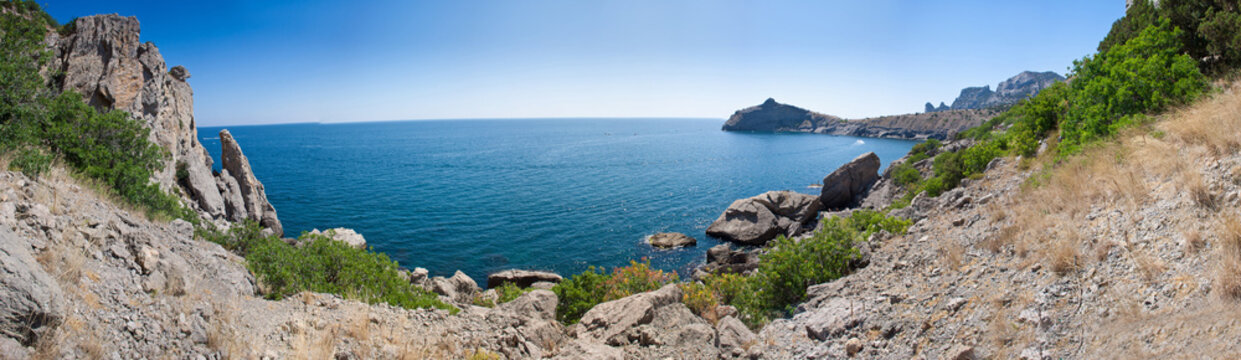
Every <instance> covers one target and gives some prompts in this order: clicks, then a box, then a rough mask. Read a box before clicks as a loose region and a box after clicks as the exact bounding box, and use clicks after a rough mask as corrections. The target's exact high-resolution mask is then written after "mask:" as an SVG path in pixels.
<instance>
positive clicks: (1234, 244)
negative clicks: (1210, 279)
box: [1215, 214, 1241, 300]
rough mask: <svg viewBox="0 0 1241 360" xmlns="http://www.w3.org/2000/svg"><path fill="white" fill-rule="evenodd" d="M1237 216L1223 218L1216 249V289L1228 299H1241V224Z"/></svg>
mask: <svg viewBox="0 0 1241 360" xmlns="http://www.w3.org/2000/svg"><path fill="white" fill-rule="evenodd" d="M1237 216H1238V215H1237V214H1232V215H1231V216H1223V217H1221V224H1220V226H1219V227H1218V235H1217V239H1218V244H1216V246H1215V248H1216V250H1215V258H1216V265H1215V288H1216V289H1217V290H1219V294H1220V295H1221V296H1223V297H1224V298H1226V299H1234V300H1237V299H1241V223H1238V222H1237Z"/></svg>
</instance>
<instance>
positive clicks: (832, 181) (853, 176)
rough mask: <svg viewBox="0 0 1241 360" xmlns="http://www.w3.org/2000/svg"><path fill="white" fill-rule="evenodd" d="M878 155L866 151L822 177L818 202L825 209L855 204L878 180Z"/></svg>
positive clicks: (841, 207)
mask: <svg viewBox="0 0 1241 360" xmlns="http://www.w3.org/2000/svg"><path fill="white" fill-rule="evenodd" d="M879 166H880V162H879V155H875V153H873V152H868V153H865V154H862V155H861V156H858V157H857V158H855V159H853V160H852V161H849V163H847V164H844V165H842V166H841V167H840V168H838V169H836V171H833V172H832V173H831V174H828V175H827V177H825V178H823V190H822V192H820V193H819V202H821V203H823V207H825V208H827V209H843V208H847V207H852V206H854V205H856V204H857V203H858V202H859V201H860V200H861V199H862V197H863V196H865V195H866V191H867V190H869V189H870V186H871V185H873V184H875V181H878V180H879Z"/></svg>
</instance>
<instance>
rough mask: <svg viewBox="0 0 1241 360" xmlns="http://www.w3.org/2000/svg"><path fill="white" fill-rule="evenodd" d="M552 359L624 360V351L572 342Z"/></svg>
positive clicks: (598, 344) (587, 342) (599, 344)
mask: <svg viewBox="0 0 1241 360" xmlns="http://www.w3.org/2000/svg"><path fill="white" fill-rule="evenodd" d="M554 359H566V360H568V359H592V360H625V351H624V350H621V349H617V348H614V347H611V346H607V345H604V344H601V343H597V342H591V341H584V340H579V341H574V342H572V343H570V344H569V346H568V347H566V348H565V349H564V350H563V351H561V352H560V353H559V354H557V355H556V357H555V358H554Z"/></svg>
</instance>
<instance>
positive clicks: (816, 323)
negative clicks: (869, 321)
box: [798, 297, 865, 341]
mask: <svg viewBox="0 0 1241 360" xmlns="http://www.w3.org/2000/svg"><path fill="white" fill-rule="evenodd" d="M862 305H863V304H862V303H860V302H857V301H853V300H850V299H847V298H841V297H837V298H832V299H828V300H827V301H825V302H823V303H822V304H821V305H820V306H819V307H818V308H816V309H814V310H811V311H809V312H807V313H803V314H799V315H798V316H799V317H804V319H805V322H806V334H807V335H808V336H810V338H812V339H816V340H819V341H824V340H827V339H829V338H831V337H834V336H839V335H840V334H844V333H845V331H846V330H848V329H852V328H854V327H856V326H859V325H861V324H862V323H863V322H865V318H864V311H863V310H864V308H863V306H862Z"/></svg>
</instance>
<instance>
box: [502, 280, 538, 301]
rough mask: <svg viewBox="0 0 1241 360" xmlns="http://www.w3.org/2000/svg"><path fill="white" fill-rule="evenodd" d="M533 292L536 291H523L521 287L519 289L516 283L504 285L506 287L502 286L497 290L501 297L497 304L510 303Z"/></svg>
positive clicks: (527, 289)
mask: <svg viewBox="0 0 1241 360" xmlns="http://www.w3.org/2000/svg"><path fill="white" fill-rule="evenodd" d="M531 291H534V289H532V288H524V289H523V288H521V287H518V286H517V284H514V283H504V285H500V286H499V287H497V288H496V294H497V295H499V296H500V299H499V300H498V301H497V302H496V304H503V303H506V302H509V301H513V300H516V299H517V298H518V297H521V295H522V294H525V293H528V292H531Z"/></svg>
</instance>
